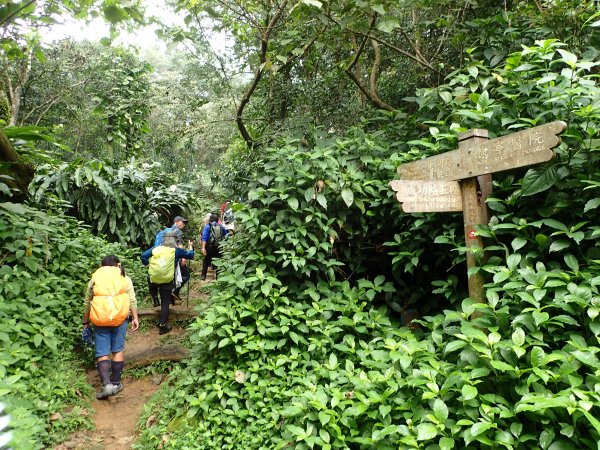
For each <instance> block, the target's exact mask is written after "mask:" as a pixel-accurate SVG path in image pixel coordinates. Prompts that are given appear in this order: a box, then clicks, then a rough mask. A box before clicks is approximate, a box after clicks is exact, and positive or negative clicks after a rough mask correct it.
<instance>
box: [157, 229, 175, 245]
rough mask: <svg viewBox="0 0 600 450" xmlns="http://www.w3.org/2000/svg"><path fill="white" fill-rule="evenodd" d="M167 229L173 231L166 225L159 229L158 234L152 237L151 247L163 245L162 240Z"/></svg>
mask: <svg viewBox="0 0 600 450" xmlns="http://www.w3.org/2000/svg"><path fill="white" fill-rule="evenodd" d="M169 231H173V228H172V227H167V228H165V229H164V230H161V231H159V232H158V234H157V235H156V237H155V238H154V245H153V247H158V246H159V245H163V241H164V240H165V234H167V233H168V232H169Z"/></svg>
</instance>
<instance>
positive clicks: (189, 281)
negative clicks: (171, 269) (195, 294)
mask: <svg viewBox="0 0 600 450" xmlns="http://www.w3.org/2000/svg"><path fill="white" fill-rule="evenodd" d="M190 284H192V269H191V268H190V279H189V280H188V282H187V285H188V289H187V298H186V299H185V308H186V309H190Z"/></svg>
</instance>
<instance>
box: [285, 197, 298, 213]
mask: <svg viewBox="0 0 600 450" xmlns="http://www.w3.org/2000/svg"><path fill="white" fill-rule="evenodd" d="M287 202H288V205H290V208H292V209H293V210H294V211H295V210H297V209H298V199H297V198H295V197H288V199H287Z"/></svg>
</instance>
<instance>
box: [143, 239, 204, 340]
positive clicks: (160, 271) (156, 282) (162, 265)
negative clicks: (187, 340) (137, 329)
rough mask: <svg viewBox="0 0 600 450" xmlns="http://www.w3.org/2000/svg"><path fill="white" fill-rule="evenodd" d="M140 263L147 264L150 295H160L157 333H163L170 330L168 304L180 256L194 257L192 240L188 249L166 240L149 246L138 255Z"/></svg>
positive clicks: (155, 296) (154, 296)
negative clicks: (154, 245)
mask: <svg viewBox="0 0 600 450" xmlns="http://www.w3.org/2000/svg"><path fill="white" fill-rule="evenodd" d="M140 258H141V260H142V264H144V265H145V266H148V275H149V278H150V295H152V297H153V298H157V297H158V296H160V322H159V325H158V327H159V328H158V330H159V334H165V333H168V332H169V331H171V330H172V327H171V325H169V323H168V320H169V305H170V303H171V294H172V292H173V289H174V288H175V284H176V282H177V281H180V280H176V273H177V270H176V268H177V267H178V266H179V261H180V260H181V258H185V259H194V247H193V242H192V241H188V250H184V249H182V248H179V247H177V245H176V244H175V243H174V242H167V241H166V240H165V242H164V245H159V246H158V247H151V248H149V249H148V250H146V251H145V252H143V253H142V254H141V256H140Z"/></svg>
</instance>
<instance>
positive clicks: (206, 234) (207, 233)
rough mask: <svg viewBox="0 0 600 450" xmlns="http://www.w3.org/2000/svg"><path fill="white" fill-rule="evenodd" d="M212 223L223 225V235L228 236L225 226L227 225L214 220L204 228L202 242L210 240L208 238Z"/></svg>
mask: <svg viewBox="0 0 600 450" xmlns="http://www.w3.org/2000/svg"><path fill="white" fill-rule="evenodd" d="M212 225H219V226H220V227H221V229H222V230H223V237H225V236H227V233H228V231H227V228H225V226H223V224H220V223H219V224H218V223H217V222H212V223H209V224H207V225H204V229H203V230H202V242H208V240H209V239H210V227H211V226H212Z"/></svg>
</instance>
